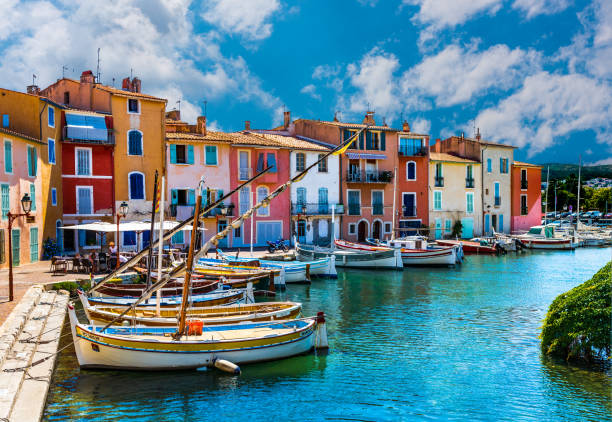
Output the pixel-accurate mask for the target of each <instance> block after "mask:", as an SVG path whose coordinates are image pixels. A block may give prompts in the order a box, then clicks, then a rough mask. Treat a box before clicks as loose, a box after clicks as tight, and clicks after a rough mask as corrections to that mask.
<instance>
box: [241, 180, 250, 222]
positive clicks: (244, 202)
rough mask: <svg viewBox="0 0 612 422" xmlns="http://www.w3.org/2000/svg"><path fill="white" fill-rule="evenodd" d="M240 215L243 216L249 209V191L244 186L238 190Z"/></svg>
mask: <svg viewBox="0 0 612 422" xmlns="http://www.w3.org/2000/svg"><path fill="white" fill-rule="evenodd" d="M239 202H240V215H242V214H244V213H245V212H247V211H248V210H249V208H251V189H250V188H249V187H248V186H246V187H244V188H242V189H240V199H239Z"/></svg>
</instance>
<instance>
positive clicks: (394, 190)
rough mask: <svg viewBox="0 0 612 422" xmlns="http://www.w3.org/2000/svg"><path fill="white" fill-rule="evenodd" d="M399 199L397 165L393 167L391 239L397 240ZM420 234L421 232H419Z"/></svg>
mask: <svg viewBox="0 0 612 422" xmlns="http://www.w3.org/2000/svg"><path fill="white" fill-rule="evenodd" d="M396 200H397V166H396V167H394V168H393V215H392V223H391V224H393V227H392V228H391V240H395V202H396ZM419 234H420V233H419Z"/></svg>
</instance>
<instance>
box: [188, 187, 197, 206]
mask: <svg viewBox="0 0 612 422" xmlns="http://www.w3.org/2000/svg"><path fill="white" fill-rule="evenodd" d="M187 201H188V203H189V205H195V189H189V197H188V199H187Z"/></svg>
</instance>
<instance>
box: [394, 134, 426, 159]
mask: <svg viewBox="0 0 612 422" xmlns="http://www.w3.org/2000/svg"><path fill="white" fill-rule="evenodd" d="M399 142H400V145H399V154H400V155H403V156H404V157H410V156H413V155H426V154H427V148H426V147H425V146H423V140H422V139H410V138H400V141H399Z"/></svg>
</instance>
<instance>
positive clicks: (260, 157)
mask: <svg viewBox="0 0 612 422" xmlns="http://www.w3.org/2000/svg"><path fill="white" fill-rule="evenodd" d="M263 165H264V155H263V153H260V154H259V155H258V156H257V172H258V173H259V172H260V171H263V169H264V168H263Z"/></svg>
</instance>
